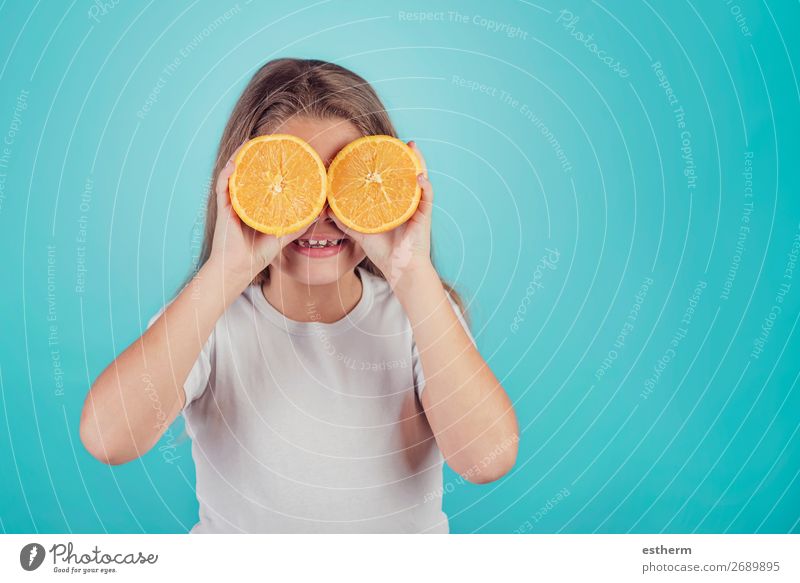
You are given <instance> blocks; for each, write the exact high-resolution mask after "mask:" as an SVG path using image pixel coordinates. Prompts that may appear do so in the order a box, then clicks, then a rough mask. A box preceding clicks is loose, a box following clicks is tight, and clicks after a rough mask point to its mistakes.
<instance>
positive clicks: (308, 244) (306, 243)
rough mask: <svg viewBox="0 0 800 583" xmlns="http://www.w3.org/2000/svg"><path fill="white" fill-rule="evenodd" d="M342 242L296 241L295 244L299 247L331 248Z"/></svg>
mask: <svg viewBox="0 0 800 583" xmlns="http://www.w3.org/2000/svg"><path fill="white" fill-rule="evenodd" d="M341 242H342V240H341V239H298V240H297V244H298V245H300V246H301V247H331V246H333V245H338V244H340V243H341Z"/></svg>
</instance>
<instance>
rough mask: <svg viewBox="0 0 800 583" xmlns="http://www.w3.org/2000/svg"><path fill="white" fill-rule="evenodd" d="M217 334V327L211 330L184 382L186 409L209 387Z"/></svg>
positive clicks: (152, 319) (156, 317)
mask: <svg viewBox="0 0 800 583" xmlns="http://www.w3.org/2000/svg"><path fill="white" fill-rule="evenodd" d="M166 309H167V306H164V307H163V308H161V309H160V310H159V311H158V312H156V314H155V315H154V316H153V317H152V318H150V321H149V322H147V327H148V328H150V327H151V326H152V325H153V324H154V323H155V321H156V320H158V317H159V316H160V315H161V314H163V313H164V310H166ZM215 335H216V329H214V330H212V331H211V334H210V335H209V336H208V340H206V342H205V344H204V345H203V348H201V349H200V354H199V355H198V356H197V360H196V361H195V362H194V365H192V368H191V370H190V371H189V375H188V376H187V377H186V381H185V382H184V383H183V392H184V395H186V402H185V403H184V404H183V410H184V411H185V410H186V408H187V407H188V406H189V405H190V404H191V403H192V402H193V401H195V400H196V399H198V398H199V397H200V396H201V395H202V394H203V392H204V391H205V390H206V388H207V387H208V384H209V380H210V378H211V362H212V359H213V352H214V343H215V340H214V337H215Z"/></svg>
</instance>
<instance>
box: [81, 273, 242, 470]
mask: <svg viewBox="0 0 800 583" xmlns="http://www.w3.org/2000/svg"><path fill="white" fill-rule="evenodd" d="M244 286H246V282H244V283H243V282H240V281H235V280H234V281H231V280H229V279H228V280H226V277H225V273H224V272H223V270H222V268H221V265H220V264H218V263H217V262H215V261H213V260H212V261H209V262H207V263H206V264H205V265H204V266H203V267H202V268H201V269H200V271H199V272H198V273H197V274H196V275H195V278H194V279H193V281H192V282H190V284H189V285H188V286H186V287H185V288H184V289H183V291H181V293H180V294H179V295H178V296H177V297H176V299H175V300H174V301H173V302H172V303H171V304H170V305H169V306H168V307H167V308H166V310H165V311H164V313H163V314H161V316H160V317H159V318H158V319H157V320H156V321H155V322H154V323H153V325H152V326H151V327H150V328H148V329H147V330H146V331H145V333H144V334H143V335H142V336H141V338H139V339H138V340H136V341H135V342H133V344H131V345H130V346H129V347H128V348H127V349H126V350H125V351H124V352H123V353H122V354H120V356H119V357H118V358H117V359H116V360H115V361H114V362H112V363H111V364H110V365H109V366H108V367H107V368H106V369H105V371H103V373H102V374H101V375H100V376H99V377H98V378H97V380H96V381H95V383H94V385H93V386H92V389H91V390H90V392H89V395H88V396H87V398H86V402H85V404H84V409H83V414H82V417H81V439H82V440H83V442H84V444H85V445H86V446H87V449H89V451H90V452H91V453H92V454H93V455H94V456H95V457H97V458H98V459H101V460H102V461H105V462H107V463H124V462H127V461H130V460H131V459H135V458H137V457H139V456H141V455H143V454H144V453H145V452H147V451H148V450H149V449H150V448H151V447H153V445H155V443H157V441H158V439H159V438H160V437H161V435H162V434H163V433H164V431H166V429H167V427H169V425H170V424H171V423H172V421H174V419H175V418H176V417H177V415H178V413H179V412H180V410H181V408H182V407H183V404H184V402H185V398H186V397H185V394H184V390H183V383H184V382H185V380H186V378H187V377H188V375H189V371H190V370H191V368H192V366H193V365H194V363H195V361H196V360H197V357H198V355H199V354H200V350H201V349H202V347H203V344H205V342H206V340H207V339H208V337H209V335H210V334H211V331H212V330H213V328H214V325H215V323H216V322H217V320H218V319H219V318H220V317H221V316H222V314H223V312H224V311H225V308H226V307H227V306H228V305H229V304H230V303H231V302H232V301H233V300H234V299H235V298H236V297H237V296H238V295H239V294H240V293H241V291H242V289H244Z"/></svg>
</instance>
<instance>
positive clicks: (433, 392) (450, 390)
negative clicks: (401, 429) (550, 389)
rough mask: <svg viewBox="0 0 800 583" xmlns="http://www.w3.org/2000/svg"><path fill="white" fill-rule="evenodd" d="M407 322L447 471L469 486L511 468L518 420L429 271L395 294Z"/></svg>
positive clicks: (415, 276) (430, 419)
mask: <svg viewBox="0 0 800 583" xmlns="http://www.w3.org/2000/svg"><path fill="white" fill-rule="evenodd" d="M395 292H396V294H397V296H398V299H399V300H400V302H401V304H402V305H403V308H404V309H405V311H406V314H407V316H408V318H409V321H410V322H411V326H412V330H413V334H414V341H415V342H416V345H417V350H418V351H419V354H420V360H421V363H422V369H423V373H424V376H425V390H424V392H423V395H422V403H423V407H424V408H425V415H426V417H427V418H428V422H429V423H430V425H431V429H432V430H433V432H434V435H435V436H436V441H437V444H438V445H439V448H440V450H441V451H442V454H443V455H444V457H445V459H446V460H447V462H448V464H449V465H450V467H452V468H453V469H454V470H455V471H456V472H458V473H460V474H462V475H465V477H466V478H467V479H469V480H471V481H476V482H487V481H491V480H494V479H497V478H498V477H500V476H501V475H502V474H503V473H505V472H506V471H507V470H508V469H509V468H510V467H511V466H512V465H513V463H514V460H515V458H516V452H517V441H518V438H517V431H518V428H517V421H516V416H515V415H514V411H513V408H512V405H511V401H510V400H509V398H508V396H507V395H506V392H505V391H504V390H503V387H502V386H501V385H500V383H499V382H498V380H497V378H496V377H495V376H494V374H493V373H492V371H491V369H490V368H489V366H488V365H487V364H486V362H485V361H484V359H483V357H482V356H481V355H480V353H479V352H478V350H477V349H476V348H475V346H474V345H473V343H472V341H471V340H470V338H469V336H468V335H467V333H466V331H465V330H464V329H463V327H462V326H461V323H460V322H459V320H458V318H457V317H456V315H455V313H454V312H453V309H452V307H451V306H450V303H449V301H448V298H447V292H446V290H445V289H444V287H443V286H442V284H441V281H440V279H439V276H438V274H437V273H436V271H435V269H434V268H433V266H428V265H424V266H423V267H422V268H419V269H417V270H414V272H413V275H409V276H408V277H406V278H405V282H403V283H402V284H401V285H398V287H397V289H396V290H395Z"/></svg>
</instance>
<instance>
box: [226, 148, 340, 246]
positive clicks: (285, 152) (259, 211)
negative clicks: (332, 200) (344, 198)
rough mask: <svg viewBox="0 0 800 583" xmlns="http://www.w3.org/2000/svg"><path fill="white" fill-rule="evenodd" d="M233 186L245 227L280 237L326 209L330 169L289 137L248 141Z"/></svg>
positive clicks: (239, 155) (240, 154) (230, 185)
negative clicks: (327, 176)
mask: <svg viewBox="0 0 800 583" xmlns="http://www.w3.org/2000/svg"><path fill="white" fill-rule="evenodd" d="M234 163H235V167H234V170H233V173H232V174H231V177H230V179H229V180H228V188H229V191H230V195H231V205H232V206H233V209H234V210H235V211H236V214H238V215H239V217H240V218H241V219H242V221H243V222H244V223H246V224H247V225H249V226H250V227H252V228H253V229H255V230H257V231H261V232H262V233H269V234H271V235H275V236H278V237H280V236H281V235H285V234H287V233H292V232H294V231H298V230H300V229H302V228H303V227H305V226H308V225H309V224H311V223H312V222H313V221H314V219H316V218H317V217H318V216H319V214H320V213H321V212H322V209H323V207H324V206H325V190H326V175H325V165H324V164H323V163H322V160H321V159H320V157H319V155H318V154H317V152H316V151H315V150H314V149H313V148H312V147H311V146H310V145H309V144H308V143H307V142H305V141H304V140H301V139H300V138H297V137H295V136H292V135H288V134H271V135H266V136H259V137H257V138H253V139H252V140H250V141H248V142H246V143H245V144H244V145H243V146H242V147H241V149H240V150H239V152H238V153H237V154H236V158H235V160H234Z"/></svg>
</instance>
